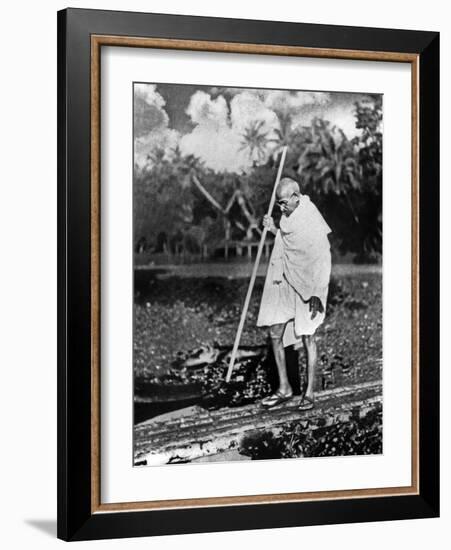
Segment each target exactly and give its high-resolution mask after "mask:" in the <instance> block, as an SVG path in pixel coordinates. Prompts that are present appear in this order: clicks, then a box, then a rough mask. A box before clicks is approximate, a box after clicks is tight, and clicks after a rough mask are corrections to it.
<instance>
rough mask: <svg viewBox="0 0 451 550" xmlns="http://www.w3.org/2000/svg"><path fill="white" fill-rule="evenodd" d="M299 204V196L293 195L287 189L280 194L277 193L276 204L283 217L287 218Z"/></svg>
mask: <svg viewBox="0 0 451 550" xmlns="http://www.w3.org/2000/svg"><path fill="white" fill-rule="evenodd" d="M298 203H299V194H298V193H293V192H292V191H290V190H289V189H284V190H282V192H280V193H279V191H278V192H277V200H276V204H277V206H278V207H279V208H280V210H281V211H282V214H283V215H284V216H289V215H290V214H291V213H292V212H293V211H294V209H295V208H296V207H297V205H298Z"/></svg>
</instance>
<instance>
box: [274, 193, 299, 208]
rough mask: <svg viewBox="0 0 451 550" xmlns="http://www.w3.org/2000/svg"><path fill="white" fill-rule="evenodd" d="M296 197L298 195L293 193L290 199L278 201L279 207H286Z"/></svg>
mask: <svg viewBox="0 0 451 550" xmlns="http://www.w3.org/2000/svg"><path fill="white" fill-rule="evenodd" d="M294 196H297V193H292V194H291V196H290V197H289V198H288V199H280V200H278V201H276V204H277V206H280V207H282V206H286V205H287V204H288V203H289V201H290V200H291V199H292V198H293V197H294Z"/></svg>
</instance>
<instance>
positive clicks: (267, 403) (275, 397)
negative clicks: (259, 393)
mask: <svg viewBox="0 0 451 550" xmlns="http://www.w3.org/2000/svg"><path fill="white" fill-rule="evenodd" d="M292 398H293V392H291V393H290V394H288V395H285V394H284V393H282V392H281V391H280V390H277V391H276V393H273V394H272V395H269V396H268V397H265V398H264V399H262V401H261V402H260V404H261V406H262V407H265V408H268V409H269V408H270V407H276V406H277V405H280V404H281V403H284V402H285V401H289V400H290V399H292Z"/></svg>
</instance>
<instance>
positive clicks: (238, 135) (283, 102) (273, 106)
mask: <svg viewBox="0 0 451 550" xmlns="http://www.w3.org/2000/svg"><path fill="white" fill-rule="evenodd" d="M356 101H364V102H368V101H370V102H371V96H370V95H368V94H366V93H361V94H359V93H343V92H323V91H308V90H305V91H296V90H270V89H251V88H224V87H219V86H213V87H212V86H198V85H196V86H192V85H184V84H152V83H135V84H134V139H135V149H134V150H135V159H134V160H135V164H137V165H138V166H139V167H144V166H145V165H146V164H147V163H149V154H150V153H152V151H153V150H154V149H155V148H162V149H164V150H165V154H166V155H167V156H168V158H170V154H171V150H173V149H174V148H175V147H176V146H179V147H180V149H181V151H182V153H184V154H193V155H195V156H197V157H199V158H200V159H201V160H202V161H203V162H204V163H205V165H206V166H207V167H209V168H211V169H213V170H215V171H216V172H224V171H229V172H234V173H242V172H243V171H247V170H249V169H250V167H251V166H252V163H253V162H255V161H256V158H255V157H254V158H251V157H250V156H249V151H248V150H246V149H243V133H244V132H245V130H246V128H248V127H249V125H251V124H253V123H256V122H258V123H260V124H261V132H263V133H265V134H266V135H267V137H268V138H272V137H275V130H277V129H278V128H279V127H280V121H279V116H280V113H286V112H289V113H290V114H291V121H292V122H291V125H292V128H295V127H296V126H298V125H300V126H306V125H309V124H310V122H311V120H312V119H313V117H316V116H319V117H321V118H324V119H326V120H329V121H330V122H331V124H333V125H337V126H338V127H339V128H341V129H342V130H343V131H344V132H345V134H346V135H347V137H348V138H349V139H351V138H352V137H354V136H356V135H358V134H359V132H360V130H358V129H357V128H356V127H355V115H354V109H355V107H354V103H355V102H356ZM274 146H275V145H274V144H273V143H269V144H268V146H267V150H266V153H265V157H264V158H262V159H260V161H261V162H265V161H266V159H267V157H268V156H269V155H270V154H271V151H272V148H274Z"/></svg>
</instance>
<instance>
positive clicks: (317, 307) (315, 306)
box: [309, 296, 324, 320]
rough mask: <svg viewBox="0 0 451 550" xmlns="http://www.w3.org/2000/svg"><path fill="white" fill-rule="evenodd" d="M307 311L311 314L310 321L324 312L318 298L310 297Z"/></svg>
mask: <svg viewBox="0 0 451 550" xmlns="http://www.w3.org/2000/svg"><path fill="white" fill-rule="evenodd" d="M309 310H310V311H311V313H312V320H313V319H314V318H315V317H316V314H317V313H322V312H323V311H324V307H323V304H322V303H321V300H320V299H319V298H318V296H312V297H311V298H310V300H309Z"/></svg>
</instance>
